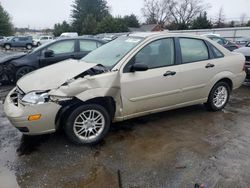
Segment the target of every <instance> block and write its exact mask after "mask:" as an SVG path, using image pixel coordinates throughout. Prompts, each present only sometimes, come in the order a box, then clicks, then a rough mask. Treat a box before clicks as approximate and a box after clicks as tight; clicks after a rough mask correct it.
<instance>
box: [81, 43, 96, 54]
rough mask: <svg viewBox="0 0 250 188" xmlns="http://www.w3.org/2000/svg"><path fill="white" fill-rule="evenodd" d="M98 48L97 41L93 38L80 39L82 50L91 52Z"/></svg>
mask: <svg viewBox="0 0 250 188" xmlns="http://www.w3.org/2000/svg"><path fill="white" fill-rule="evenodd" d="M96 48H97V44H96V42H95V41H91V40H80V51H81V52H90V51H93V50H95V49H96Z"/></svg>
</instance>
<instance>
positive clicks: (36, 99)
mask: <svg viewBox="0 0 250 188" xmlns="http://www.w3.org/2000/svg"><path fill="white" fill-rule="evenodd" d="M48 100H49V95H48V93H47V92H36V91H34V92H30V93H27V94H26V95H25V96H24V97H23V98H22V101H23V102H25V103H28V104H44V103H45V102H48Z"/></svg>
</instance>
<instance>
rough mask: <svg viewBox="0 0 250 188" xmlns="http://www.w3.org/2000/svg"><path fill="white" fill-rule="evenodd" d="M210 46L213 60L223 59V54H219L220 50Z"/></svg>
mask: <svg viewBox="0 0 250 188" xmlns="http://www.w3.org/2000/svg"><path fill="white" fill-rule="evenodd" d="M211 46H212V50H213V52H214V56H215V58H221V57H224V55H223V53H221V52H220V50H218V49H217V48H216V47H215V46H213V45H212V44H211Z"/></svg>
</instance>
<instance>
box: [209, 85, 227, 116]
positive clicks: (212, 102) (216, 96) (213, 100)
mask: <svg viewBox="0 0 250 188" xmlns="http://www.w3.org/2000/svg"><path fill="white" fill-rule="evenodd" d="M229 98H230V87H229V85H228V83H226V82H222V81H221V82H218V83H217V84H215V86H214V87H213V88H212V90H211V92H210V94H209V97H208V101H207V103H206V106H207V108H208V110H210V111H220V110H222V109H223V108H225V106H226V105H227V103H228V101H229Z"/></svg>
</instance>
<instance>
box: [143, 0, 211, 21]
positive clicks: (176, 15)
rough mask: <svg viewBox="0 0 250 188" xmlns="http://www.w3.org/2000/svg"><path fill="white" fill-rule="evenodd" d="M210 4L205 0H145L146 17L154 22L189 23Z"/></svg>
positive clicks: (144, 11) (144, 10) (144, 12)
mask: <svg viewBox="0 0 250 188" xmlns="http://www.w3.org/2000/svg"><path fill="white" fill-rule="evenodd" d="M207 8H209V6H208V5H205V4H203V0H144V8H143V9H142V11H143V14H144V17H145V18H146V19H147V20H148V21H151V22H152V23H154V22H155V23H160V24H162V25H166V24H168V23H172V22H174V23H175V24H177V25H181V24H182V25H189V24H190V23H191V21H192V20H193V19H194V18H195V17H197V16H198V15H199V14H200V13H202V12H204V11H205V10H206V9H207Z"/></svg>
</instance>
